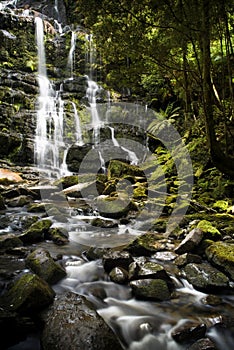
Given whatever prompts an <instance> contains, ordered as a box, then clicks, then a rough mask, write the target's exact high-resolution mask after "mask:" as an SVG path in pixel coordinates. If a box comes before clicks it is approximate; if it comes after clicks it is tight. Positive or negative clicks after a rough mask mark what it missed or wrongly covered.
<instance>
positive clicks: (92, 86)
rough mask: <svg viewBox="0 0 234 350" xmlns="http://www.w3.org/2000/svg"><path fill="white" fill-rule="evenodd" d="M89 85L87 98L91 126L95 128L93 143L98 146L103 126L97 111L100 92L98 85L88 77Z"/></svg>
mask: <svg viewBox="0 0 234 350" xmlns="http://www.w3.org/2000/svg"><path fill="white" fill-rule="evenodd" d="M87 83H88V87H87V90H86V97H87V99H88V102H89V106H90V113H91V125H92V127H93V143H94V145H97V144H98V143H99V136H100V135H99V132H100V127H101V125H102V123H101V120H100V117H99V114H98V110H97V103H96V99H97V92H98V90H99V86H98V84H97V83H96V82H95V81H93V80H91V79H90V78H89V77H87Z"/></svg>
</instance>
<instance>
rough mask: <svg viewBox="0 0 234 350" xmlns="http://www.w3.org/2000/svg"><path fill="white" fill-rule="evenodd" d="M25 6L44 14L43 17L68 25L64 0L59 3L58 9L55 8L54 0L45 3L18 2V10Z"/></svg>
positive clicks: (22, 0) (21, 0)
mask: <svg viewBox="0 0 234 350" xmlns="http://www.w3.org/2000/svg"><path fill="white" fill-rule="evenodd" d="M25 5H29V6H30V7H31V8H33V9H34V10H36V11H38V12H40V13H42V14H43V15H45V16H47V17H50V18H56V19H57V20H58V21H59V22H61V23H63V24H66V22H67V18H66V9H65V5H64V1H63V0H58V1H57V8H56V6H55V2H54V0H44V1H32V0H29V1H27V0H26V1H25V0H20V1H18V2H17V7H18V8H24V6H25Z"/></svg>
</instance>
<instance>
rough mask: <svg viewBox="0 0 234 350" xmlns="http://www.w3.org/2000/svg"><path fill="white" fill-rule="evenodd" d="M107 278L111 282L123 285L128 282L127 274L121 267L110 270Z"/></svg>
mask: <svg viewBox="0 0 234 350" xmlns="http://www.w3.org/2000/svg"><path fill="white" fill-rule="evenodd" d="M109 277H110V279H111V281H112V282H115V283H119V284H124V283H126V282H127V281H128V272H127V271H126V270H125V269H123V268H122V267H114V268H113V269H112V270H111V272H110V274H109Z"/></svg>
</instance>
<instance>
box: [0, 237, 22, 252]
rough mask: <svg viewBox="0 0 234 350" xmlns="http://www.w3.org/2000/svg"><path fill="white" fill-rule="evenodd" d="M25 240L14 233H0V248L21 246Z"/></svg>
mask: <svg viewBox="0 0 234 350" xmlns="http://www.w3.org/2000/svg"><path fill="white" fill-rule="evenodd" d="M22 245H23V242H22V241H21V240H20V239H19V238H18V237H17V236H16V235H14V234H12V233H8V234H6V235H0V249H8V248H15V247H20V246H22Z"/></svg>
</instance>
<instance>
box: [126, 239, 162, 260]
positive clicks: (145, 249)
mask: <svg viewBox="0 0 234 350" xmlns="http://www.w3.org/2000/svg"><path fill="white" fill-rule="evenodd" d="M160 238H163V237H162V236H161V235H157V234H156V233H145V234H144V235H141V236H139V237H137V238H136V239H134V240H133V241H132V242H130V243H129V244H128V246H126V247H125V250H127V251H129V252H130V253H132V254H133V255H137V256H141V255H147V256H149V255H152V254H154V253H156V252H158V251H161V250H165V247H166V243H165V240H164V239H160Z"/></svg>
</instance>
